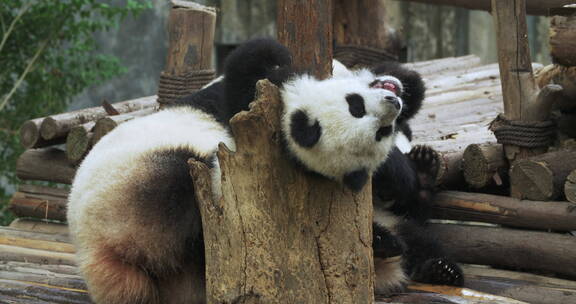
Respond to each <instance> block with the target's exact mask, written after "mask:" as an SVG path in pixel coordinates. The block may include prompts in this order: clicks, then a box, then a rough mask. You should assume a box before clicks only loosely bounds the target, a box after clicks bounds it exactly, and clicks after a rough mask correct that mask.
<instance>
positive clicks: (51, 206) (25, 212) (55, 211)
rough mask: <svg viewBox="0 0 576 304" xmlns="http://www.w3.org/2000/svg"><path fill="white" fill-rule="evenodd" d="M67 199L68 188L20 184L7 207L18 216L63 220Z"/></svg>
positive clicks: (64, 219)
mask: <svg viewBox="0 0 576 304" xmlns="http://www.w3.org/2000/svg"><path fill="white" fill-rule="evenodd" d="M29 189H32V190H29ZM67 200H68V190H64V189H57V188H51V187H42V186H27V185H22V186H20V187H19V189H18V192H16V193H14V194H13V195H12V198H11V199H10V204H9V208H10V210H11V211H12V212H13V213H14V214H15V215H17V216H19V217H31V218H37V219H44V220H48V219H49V220H57V221H62V222H65V221H66V206H67V204H68V202H67Z"/></svg>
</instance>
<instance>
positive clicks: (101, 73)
mask: <svg viewBox="0 0 576 304" xmlns="http://www.w3.org/2000/svg"><path fill="white" fill-rule="evenodd" d="M150 7H151V4H150V2H149V1H136V0H127V1H125V2H124V3H123V5H121V6H113V5H109V4H106V3H102V0H9V1H0V224H6V223H8V221H9V220H10V219H11V218H10V215H9V214H7V212H6V210H5V207H4V206H6V204H7V201H8V199H9V196H10V195H11V193H12V192H13V191H14V188H15V185H16V184H17V178H16V177H15V174H14V171H15V166H16V159H17V157H18V156H19V155H20V154H21V153H22V152H23V151H22V148H21V146H20V143H19V141H18V136H17V135H18V129H19V128H20V126H21V125H22V123H23V122H25V121H26V120H28V119H32V118H36V117H42V116H46V115H50V114H54V113H59V112H62V111H64V110H65V108H66V105H67V104H68V103H69V102H70V99H71V98H72V97H73V96H75V95H76V94H78V93H80V92H81V91H82V90H83V89H85V88H87V87H88V86H91V85H94V84H98V83H100V82H102V81H104V80H107V79H110V78H111V77H114V76H116V75H119V74H120V73H122V71H123V68H122V67H121V65H120V63H119V61H118V59H117V58H115V57H113V56H107V55H95V51H96V44H95V41H94V38H93V33H94V32H98V31H106V30H108V29H110V28H111V27H115V26H118V23H119V22H120V20H122V18H125V17H127V16H129V15H135V14H138V13H140V12H141V11H143V10H144V9H147V8H150Z"/></svg>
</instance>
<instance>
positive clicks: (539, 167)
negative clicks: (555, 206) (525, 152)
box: [510, 150, 576, 201]
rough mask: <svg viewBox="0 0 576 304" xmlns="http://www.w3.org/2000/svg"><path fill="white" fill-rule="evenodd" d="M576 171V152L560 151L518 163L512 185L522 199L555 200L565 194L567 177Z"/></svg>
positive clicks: (513, 174)
mask: <svg viewBox="0 0 576 304" xmlns="http://www.w3.org/2000/svg"><path fill="white" fill-rule="evenodd" d="M575 169H576V151H567V150H560V151H555V152H549V153H546V154H542V155H538V156H534V157H530V158H527V159H523V160H521V161H518V162H516V163H515V164H514V165H513V166H512V169H511V170H510V183H511V186H513V187H515V188H516V189H517V191H518V195H519V197H520V198H526V199H529V200H540V201H547V200H554V199H558V198H561V197H562V195H563V193H564V183H565V182H566V177H568V175H569V174H570V172H571V171H572V170H575Z"/></svg>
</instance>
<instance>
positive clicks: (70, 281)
mask: <svg viewBox="0 0 576 304" xmlns="http://www.w3.org/2000/svg"><path fill="white" fill-rule="evenodd" d="M3 268H4V267H2V266H1V265H0V278H2V279H4V280H13V281H20V282H32V283H38V284H45V285H51V286H57V287H64V288H74V289H82V290H86V283H84V280H83V279H82V277H80V276H77V275H76V276H71V275H63V274H58V273H52V272H47V271H35V272H30V271H28V272H22V271H19V270H18V269H17V270H5V269H3Z"/></svg>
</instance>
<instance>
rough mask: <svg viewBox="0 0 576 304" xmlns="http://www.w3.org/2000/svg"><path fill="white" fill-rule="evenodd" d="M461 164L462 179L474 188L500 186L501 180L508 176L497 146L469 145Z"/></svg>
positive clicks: (501, 152)
mask: <svg viewBox="0 0 576 304" xmlns="http://www.w3.org/2000/svg"><path fill="white" fill-rule="evenodd" d="M462 163H463V166H462V171H464V178H465V179H466V182H467V183H468V184H469V185H471V186H472V187H474V188H483V187H486V186H489V185H493V184H496V185H498V186H501V185H502V178H504V177H506V176H507V175H508V174H507V170H508V168H507V166H508V162H507V161H506V157H504V149H503V147H502V145H499V144H481V145H478V144H473V145H469V146H468V147H466V150H464V156H463V162H462Z"/></svg>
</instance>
